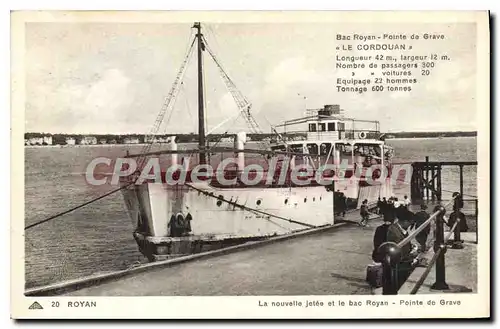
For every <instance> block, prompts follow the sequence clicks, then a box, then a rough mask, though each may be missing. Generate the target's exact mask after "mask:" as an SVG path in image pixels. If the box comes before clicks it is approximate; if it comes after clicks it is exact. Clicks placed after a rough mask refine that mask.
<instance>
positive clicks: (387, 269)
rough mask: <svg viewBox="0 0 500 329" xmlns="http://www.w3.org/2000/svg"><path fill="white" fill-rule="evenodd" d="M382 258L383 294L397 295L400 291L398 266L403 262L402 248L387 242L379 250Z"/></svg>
mask: <svg viewBox="0 0 500 329" xmlns="http://www.w3.org/2000/svg"><path fill="white" fill-rule="evenodd" d="M378 252H379V254H380V255H381V256H382V259H383V260H382V271H383V272H382V294H383V295H397V294H398V290H399V280H398V277H399V273H398V265H399V263H400V262H401V248H399V247H398V245H397V244H396V243H394V242H385V243H383V244H382V245H380V247H379V248H378Z"/></svg>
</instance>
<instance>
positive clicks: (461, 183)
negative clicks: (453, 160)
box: [460, 165, 464, 195]
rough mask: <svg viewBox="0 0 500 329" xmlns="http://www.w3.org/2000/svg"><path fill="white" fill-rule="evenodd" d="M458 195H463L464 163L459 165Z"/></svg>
mask: <svg viewBox="0 0 500 329" xmlns="http://www.w3.org/2000/svg"><path fill="white" fill-rule="evenodd" d="M460 195H464V165H460Z"/></svg>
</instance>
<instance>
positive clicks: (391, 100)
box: [11, 11, 490, 319]
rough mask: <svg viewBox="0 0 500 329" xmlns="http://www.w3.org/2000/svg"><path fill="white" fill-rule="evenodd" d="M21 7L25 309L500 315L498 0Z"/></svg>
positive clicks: (16, 237)
mask: <svg viewBox="0 0 500 329" xmlns="http://www.w3.org/2000/svg"><path fill="white" fill-rule="evenodd" d="M11 19H12V20H11V26H12V49H11V58H12V67H11V73H12V77H11V79H12V80H11V81H12V83H11V87H12V89H11V94H12V109H11V111H12V123H11V125H12V173H11V175H12V218H11V241H12V250H11V255H12V256H11V262H12V282H11V286H12V289H11V291H12V296H11V301H12V306H11V307H12V309H11V314H12V317H13V318H16V319H48V318H82V319H96V318H100V319H102V318H114V319H143V318H144V319H149V318H154V319H193V318H197V319H203V318H206V319H208V318H217V319H255V318H260V319H264V318H266V319H295V318H302V319H347V318H354V319H359V318H365V319H366V318H372V319H380V318H488V317H490V240H489V237H490V216H489V202H490V195H489V190H490V188H489V187H490V182H489V162H490V155H489V139H490V131H489V117H490V114H489V113H490V105H489V93H490V85H489V81H490V79H489V77H490V64H489V63H490V60H489V54H490V47H489V43H490V41H489V40H490V36H489V13H488V12H480V11H476V12H472V11H470V12H432V11H429V12H389V11H388V12H368V11H367V12H349V11H344V12H320V11H318V12H312V11H304V12H300V11H295V12H282V11H281V12H271V11H269V12H266V11H255V12H243V11H235V12H215V11H214V12H202V11H200V12H196V11H194V12H180V11H176V12H167V11H150V12H147V11H142V12H140V11H137V12H133V11H129V12H120V11H116V12H113V11H109V12H105V11H102V12H99V11H95V12H91V11H89V12H76V11H71V12H69V11H68V12H64V11H61V12H50V11H39V12H29V11H24V12H23V11H19V12H12V14H11ZM111 297H113V298H111Z"/></svg>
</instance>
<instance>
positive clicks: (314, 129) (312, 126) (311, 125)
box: [309, 123, 316, 132]
mask: <svg viewBox="0 0 500 329" xmlns="http://www.w3.org/2000/svg"><path fill="white" fill-rule="evenodd" d="M309 131H310V132H315V131H316V124H315V123H310V124H309Z"/></svg>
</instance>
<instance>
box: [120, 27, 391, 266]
mask: <svg viewBox="0 0 500 329" xmlns="http://www.w3.org/2000/svg"><path fill="white" fill-rule="evenodd" d="M201 27H202V26H201V24H200V23H195V24H194V26H193V28H194V29H195V31H196V34H195V36H194V38H193V41H192V43H191V48H190V50H189V51H188V53H187V55H186V58H185V60H184V62H183V64H182V65H181V69H180V71H179V74H178V76H177V78H176V80H175V81H174V84H173V86H172V89H171V90H170V93H169V95H168V97H167V99H166V104H165V105H164V107H163V108H162V110H161V111H160V113H159V115H158V117H157V120H156V122H155V125H154V127H153V129H152V131H151V134H150V136H148V139H147V140H154V139H155V138H154V135H155V134H156V133H157V131H158V128H159V126H160V124H161V122H162V121H163V117H164V115H165V113H166V112H167V111H168V110H169V109H171V108H172V106H173V105H172V104H173V99H174V98H175V95H176V93H177V92H178V90H179V86H180V84H181V83H182V76H183V74H184V71H185V67H186V64H187V62H189V59H190V57H191V54H192V53H193V52H194V50H193V49H194V48H197V56H198V61H197V62H198V122H199V124H198V148H197V149H194V150H187V149H186V150H179V148H178V145H177V143H176V139H175V137H172V138H171V139H170V148H169V149H168V150H162V151H160V152H150V145H146V146H145V148H144V149H143V151H142V152H141V153H140V154H136V155H128V156H129V157H134V158H136V159H137V161H138V163H139V167H141V165H142V166H144V163H146V161H147V160H146V159H147V158H148V157H151V156H154V155H160V154H164V155H167V156H168V157H169V158H170V165H171V166H176V165H177V166H178V167H179V166H180V167H181V169H179V170H177V171H175V172H170V173H169V172H168V170H166V171H163V172H162V173H161V178H162V179H161V181H160V182H158V181H152V180H150V181H145V182H143V183H141V184H137V183H136V182H137V176H138V174H137V175H132V176H129V177H125V178H123V179H122V180H121V184H122V187H123V189H122V193H123V197H124V200H125V204H126V208H127V211H128V214H129V216H130V218H131V220H132V224H133V227H134V228H135V230H134V233H133V235H134V238H135V240H136V242H137V244H138V246H139V250H140V252H141V253H142V254H143V255H145V256H146V257H147V258H148V260H150V261H155V260H161V259H165V258H170V257H178V256H183V255H188V254H192V253H199V252H202V251H206V250H211V249H216V248H221V247H224V246H230V245H235V244H240V243H243V242H247V241H255V240H261V239H267V238H269V237H272V236H279V235H286V234H290V233H292V232H296V231H300V230H307V229H311V228H317V227H321V226H325V225H333V224H334V223H335V215H334V204H335V202H336V198H335V196H340V195H341V193H343V195H344V196H345V198H346V200H347V204H348V205H350V206H351V207H353V208H357V207H359V206H360V203H361V202H362V201H363V200H365V199H367V200H368V201H369V202H376V200H377V199H378V198H379V197H389V196H391V195H392V191H391V184H390V180H389V178H387V179H380V180H378V181H376V182H375V181H374V180H373V179H372V180H371V183H367V182H366V179H363V178H375V180H376V178H377V177H376V176H377V171H373V170H372V171H371V173H370V174H366V175H365V174H364V172H363V170H362V169H363V168H365V169H366V168H372V167H373V166H374V165H375V166H377V167H378V168H379V171H378V173H379V174H380V172H381V170H386V172H387V173H390V164H391V158H392V155H393V149H392V148H391V147H389V146H388V145H386V144H385V143H384V140H383V139H384V138H383V134H382V133H381V132H380V129H379V128H380V125H379V123H378V122H377V121H366V120H355V119H352V118H348V117H345V116H344V113H343V110H342V109H341V108H340V106H339V105H325V106H324V107H322V108H321V109H315V110H309V111H308V113H307V114H306V115H305V117H303V118H299V119H293V120H288V121H285V122H283V123H282V124H279V125H276V126H274V127H272V132H273V134H274V135H275V136H276V141H275V142H274V143H269V142H266V143H264V145H261V146H262V147H261V148H250V147H247V146H248V144H247V134H246V133H244V132H238V133H236V134H235V135H233V136H234V147H221V146H218V144H219V143H218V142H219V141H216V142H212V143H211V144H210V143H207V134H206V133H205V119H204V101H203V99H204V88H203V82H204V80H203V61H202V56H203V53H204V52H208V53H209V55H210V57H212V59H213V60H214V62H215V63H216V65H217V67H218V68H219V70H220V72H221V76H222V78H223V80H224V82H225V83H226V86H227V87H228V90H229V91H230V92H231V94H232V96H233V98H234V99H235V101H236V104H237V105H238V108H239V110H240V115H242V116H243V117H244V118H245V120H246V122H247V123H248V126H249V130H250V131H251V132H253V133H259V132H261V130H260V127H259V125H258V124H257V122H256V121H255V120H254V119H253V117H252V115H251V111H250V107H251V106H250V103H249V102H248V100H247V99H246V98H245V97H244V96H243V95H242V94H241V93H240V92H239V91H238V90H237V88H236V87H235V85H234V83H233V82H232V80H231V79H230V78H229V76H228V75H227V73H226V72H225V71H224V69H223V68H222V66H221V64H220V61H219V60H218V59H217V57H215V54H214V53H213V52H212V51H211V49H210V48H209V45H208V43H207V41H206V39H205V38H204V36H203V34H202V32H201ZM294 126H302V127H305V128H306V129H303V131H301V133H300V134H293V135H292V134H290V132H289V129H290V127H294ZM287 129H288V131H287ZM209 144H210V145H209ZM233 158H234V161H233V162H232V163H231V164H229V165H228V166H226V167H224V169H223V170H222V171H220V170H219V171H215V172H211V173H209V172H206V175H205V176H203V175H202V177H203V179H201V180H198V181H193V180H192V179H191V178H192V174H193V170H194V167H195V166H196V165H203V166H206V165H212V166H213V167H216V165H218V164H220V163H221V162H224V161H225V160H228V159H229V160H230V159H233ZM342 163H343V164H344V166H343V172H342V173H341V172H340V170H335V169H334V170H323V171H320V169H321V168H325V167H326V166H327V165H330V166H333V167H330V168H339V167H338V166H337V167H336V165H338V164H342ZM249 165H253V167H252V168H256V169H255V170H250V171H248V170H247V171H245V168H247V169H248V168H249V167H246V166H249ZM257 165H258V166H257ZM259 168H260V169H259ZM297 168H312V170H303V173H302V175H301V176H300V177H298V178H297V179H298V180H297V179H295V180H294V179H293V177H292V176H291V174H292V173H293V172H294V170H295V171H297ZM300 170H302V169H299V170H298V171H300ZM357 171H360V172H361V173H362V174H361V176H360V178H362V179H352V178H353V177H354V176H355V173H356V172H357ZM183 173H184V174H185V176H184V177H186V180H185V181H182V182H180V183H172V182H169V181H168V177H169V176H168V175H169V174H171V177H175V178H179V177H180V176H181V175H182V174H183ZM198 174H199V173H198ZM319 174H321V175H319ZM176 175H177V176H176ZM341 175H342V176H343V177H344V178H346V179H336V177H337V178H338V176H341ZM367 175H373V176H374V177H367ZM379 176H380V175H379ZM349 178H351V179H349ZM221 180H223V181H224V183H221ZM249 180H251V181H252V184H250V183H248V181H249Z"/></svg>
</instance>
